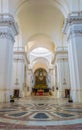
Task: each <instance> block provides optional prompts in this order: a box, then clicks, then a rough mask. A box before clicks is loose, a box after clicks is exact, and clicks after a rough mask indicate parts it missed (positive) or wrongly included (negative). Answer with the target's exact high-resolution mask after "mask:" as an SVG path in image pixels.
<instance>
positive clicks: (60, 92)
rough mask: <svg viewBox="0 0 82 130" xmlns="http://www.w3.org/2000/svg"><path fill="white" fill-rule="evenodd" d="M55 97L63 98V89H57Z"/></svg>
mask: <svg viewBox="0 0 82 130" xmlns="http://www.w3.org/2000/svg"><path fill="white" fill-rule="evenodd" d="M57 97H58V98H64V97H65V91H64V90H57Z"/></svg>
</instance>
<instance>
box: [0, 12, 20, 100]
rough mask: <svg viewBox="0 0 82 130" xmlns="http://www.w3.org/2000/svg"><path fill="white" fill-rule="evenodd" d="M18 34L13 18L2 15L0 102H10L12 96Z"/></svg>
mask: <svg viewBox="0 0 82 130" xmlns="http://www.w3.org/2000/svg"><path fill="white" fill-rule="evenodd" d="M17 34H18V27H17V24H16V22H15V20H14V18H13V16H11V15H10V14H0V43H1V44H0V61H1V64H0V77H1V78H0V90H1V94H0V95H1V96H0V102H6V101H9V96H10V95H11V92H10V91H11V77H12V76H11V72H12V61H13V44H14V41H15V36H16V35H17ZM4 95H5V96H4Z"/></svg>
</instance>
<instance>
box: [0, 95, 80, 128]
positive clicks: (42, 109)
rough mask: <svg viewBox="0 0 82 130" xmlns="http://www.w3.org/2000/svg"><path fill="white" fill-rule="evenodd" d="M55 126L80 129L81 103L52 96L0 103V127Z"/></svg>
mask: <svg viewBox="0 0 82 130" xmlns="http://www.w3.org/2000/svg"><path fill="white" fill-rule="evenodd" d="M75 125H76V127H75ZM72 126H73V127H72ZM57 128H59V129H62V130H64V128H65V130H67V128H69V130H72V129H73V128H74V130H76V128H77V130H82V104H74V103H68V102H67V100H66V99H61V100H57V99H55V98H53V97H28V98H26V99H19V100H16V101H15V102H14V103H8V104H1V105H0V129H8V130H9V129H11V130H12V129H29V130H32V129H33V130H34V129H35V130H41V129H42V130H55V129H57ZM59 129H58V130H59Z"/></svg>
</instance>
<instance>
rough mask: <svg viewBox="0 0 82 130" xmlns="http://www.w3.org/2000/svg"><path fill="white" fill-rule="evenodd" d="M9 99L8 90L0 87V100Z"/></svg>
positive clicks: (2, 101)
mask: <svg viewBox="0 0 82 130" xmlns="http://www.w3.org/2000/svg"><path fill="white" fill-rule="evenodd" d="M9 101H10V90H9V89H0V102H1V103H4V102H9Z"/></svg>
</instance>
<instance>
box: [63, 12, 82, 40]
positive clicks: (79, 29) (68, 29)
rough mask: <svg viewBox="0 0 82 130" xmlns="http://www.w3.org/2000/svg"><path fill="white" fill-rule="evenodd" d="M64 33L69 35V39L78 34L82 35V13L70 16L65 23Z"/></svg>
mask: <svg viewBox="0 0 82 130" xmlns="http://www.w3.org/2000/svg"><path fill="white" fill-rule="evenodd" d="M63 33H65V34H66V35H67V40H69V39H71V38H74V37H76V36H79V37H82V13H81V15H78V13H77V15H74V14H71V15H69V16H68V18H67V19H66V20H65V23H64V27H63Z"/></svg>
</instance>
